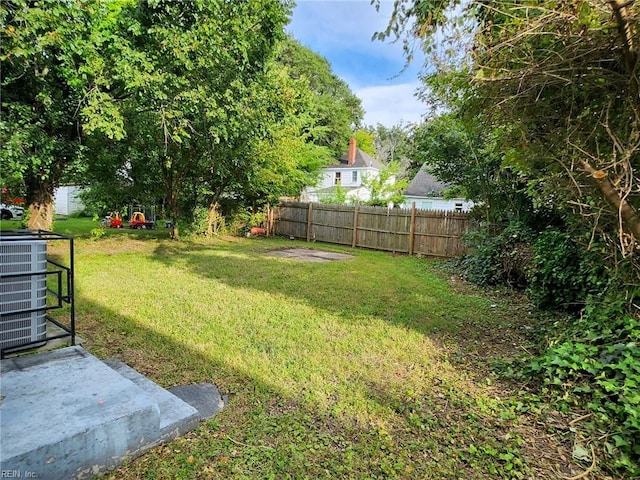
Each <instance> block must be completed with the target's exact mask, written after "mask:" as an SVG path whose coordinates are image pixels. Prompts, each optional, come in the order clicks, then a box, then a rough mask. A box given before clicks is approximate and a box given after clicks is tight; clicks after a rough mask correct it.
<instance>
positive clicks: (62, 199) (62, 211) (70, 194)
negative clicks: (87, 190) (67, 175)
mask: <svg viewBox="0 0 640 480" xmlns="http://www.w3.org/2000/svg"><path fill="white" fill-rule="evenodd" d="M81 191H82V188H81V187H79V186H77V185H63V186H61V187H58V188H57V189H56V191H55V194H54V207H53V211H54V213H56V214H57V215H72V214H74V213H77V212H81V211H82V210H84V204H83V203H82V200H81V199H80V197H79V195H80V192H81Z"/></svg>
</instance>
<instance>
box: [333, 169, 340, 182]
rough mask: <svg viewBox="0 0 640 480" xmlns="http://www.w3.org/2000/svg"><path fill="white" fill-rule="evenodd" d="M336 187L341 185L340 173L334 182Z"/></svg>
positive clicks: (337, 173)
mask: <svg viewBox="0 0 640 480" xmlns="http://www.w3.org/2000/svg"><path fill="white" fill-rule="evenodd" d="M333 184H334V185H339V184H340V172H336V177H335V179H334V181H333Z"/></svg>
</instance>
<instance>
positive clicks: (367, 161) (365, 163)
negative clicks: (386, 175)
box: [327, 148, 382, 170]
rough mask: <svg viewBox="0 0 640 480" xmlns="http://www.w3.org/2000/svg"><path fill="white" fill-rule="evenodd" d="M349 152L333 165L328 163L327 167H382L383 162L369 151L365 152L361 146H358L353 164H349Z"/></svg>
mask: <svg viewBox="0 0 640 480" xmlns="http://www.w3.org/2000/svg"><path fill="white" fill-rule="evenodd" d="M348 155H349V152H346V153H345V154H344V155H343V156H342V157H340V159H339V160H338V163H333V164H331V165H327V168H366V167H373V168H377V169H378V170H380V169H381V168H382V163H380V162H379V161H378V160H376V159H375V158H373V157H372V156H371V155H369V154H368V153H365V152H363V151H362V150H360V149H359V148H356V158H355V161H354V162H353V164H352V165H349V159H348Z"/></svg>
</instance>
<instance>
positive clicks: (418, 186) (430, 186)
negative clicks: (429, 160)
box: [404, 164, 451, 197]
mask: <svg viewBox="0 0 640 480" xmlns="http://www.w3.org/2000/svg"><path fill="white" fill-rule="evenodd" d="M450 186H451V185H449V184H447V183H444V182H441V181H440V180H438V179H437V178H436V177H434V176H433V175H431V174H430V173H428V172H427V166H426V164H425V165H422V167H421V168H420V170H419V171H418V173H417V174H416V176H415V177H414V178H413V180H412V181H411V183H410V184H409V186H408V187H407V189H406V190H405V191H404V194H405V195H412V196H416V197H429V196H433V195H438V194H440V193H441V192H442V191H443V190H444V189H446V188H449V187H450Z"/></svg>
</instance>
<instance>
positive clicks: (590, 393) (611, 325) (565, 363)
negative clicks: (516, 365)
mask: <svg viewBox="0 0 640 480" xmlns="http://www.w3.org/2000/svg"><path fill="white" fill-rule="evenodd" d="M628 300H629V299H627V298H623V294H618V297H617V298H616V297H612V296H609V297H608V298H606V299H605V301H603V302H602V303H599V304H595V303H594V304H593V306H588V307H587V308H586V309H585V311H584V314H583V315H582V316H581V317H580V319H578V320H575V321H573V322H572V323H570V324H568V325H562V326H561V327H560V328H559V329H558V331H557V332H555V334H554V337H555V338H556V340H554V341H553V342H552V343H551V345H550V346H548V348H547V349H546V351H545V352H544V353H543V354H542V356H540V357H539V358H536V359H535V360H532V361H529V363H528V364H527V365H526V366H525V367H524V368H523V369H522V371H521V374H522V375H523V378H529V379H530V378H538V379H540V380H541V381H542V384H543V393H545V394H546V395H551V396H552V398H553V399H554V400H555V402H556V403H557V405H558V406H559V407H560V408H564V409H570V408H575V407H579V408H584V409H586V410H587V411H588V412H589V413H590V414H591V417H590V418H589V419H588V420H587V421H586V422H585V423H584V424H582V427H583V428H587V429H591V430H592V433H593V434H594V435H593V437H594V438H595V437H597V438H598V439H599V441H601V442H602V446H603V447H604V451H605V452H607V454H609V455H611V459H612V460H611V463H612V464H613V465H614V466H615V467H617V468H620V469H621V470H623V471H625V472H626V474H629V475H631V476H633V477H634V478H637V476H638V475H640V442H639V441H638V439H640V312H639V311H638V310H637V307H634V308H635V309H636V310H635V311H633V312H630V311H629V310H627V309H626V305H628V304H629V301H628Z"/></svg>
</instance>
